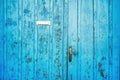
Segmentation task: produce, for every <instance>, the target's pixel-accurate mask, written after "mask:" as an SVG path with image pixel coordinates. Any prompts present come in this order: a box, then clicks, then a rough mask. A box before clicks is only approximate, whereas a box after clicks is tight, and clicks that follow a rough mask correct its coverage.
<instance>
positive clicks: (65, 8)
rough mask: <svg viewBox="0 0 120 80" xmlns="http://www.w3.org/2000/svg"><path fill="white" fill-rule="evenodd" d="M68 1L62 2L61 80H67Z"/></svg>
mask: <svg viewBox="0 0 120 80" xmlns="http://www.w3.org/2000/svg"><path fill="white" fill-rule="evenodd" d="M68 3H69V0H63V36H62V37H63V42H62V43H63V46H62V48H63V52H62V80H68V24H69V21H68V19H69V15H68V13H69V12H68V11H69V10H68V9H69V7H68V6H69V4H68Z"/></svg>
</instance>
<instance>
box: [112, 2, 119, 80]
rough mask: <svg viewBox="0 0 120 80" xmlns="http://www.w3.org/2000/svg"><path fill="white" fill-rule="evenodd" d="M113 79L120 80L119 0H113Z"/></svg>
mask: <svg viewBox="0 0 120 80" xmlns="http://www.w3.org/2000/svg"><path fill="white" fill-rule="evenodd" d="M112 12H113V14H112V18H113V22H112V24H113V50H112V54H113V58H112V62H113V63H112V65H113V74H112V79H113V80H120V1H119V0H113V10H112Z"/></svg>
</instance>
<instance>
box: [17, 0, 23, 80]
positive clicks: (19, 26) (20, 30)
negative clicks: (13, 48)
mask: <svg viewBox="0 0 120 80" xmlns="http://www.w3.org/2000/svg"><path fill="white" fill-rule="evenodd" d="M22 2H23V0H19V2H18V36H19V38H18V39H19V45H18V47H19V49H18V56H19V59H18V63H19V65H18V67H19V69H18V73H19V76H18V77H19V80H22V26H23V13H22V10H23V4H22Z"/></svg>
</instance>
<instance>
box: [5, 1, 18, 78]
mask: <svg viewBox="0 0 120 80" xmlns="http://www.w3.org/2000/svg"><path fill="white" fill-rule="evenodd" d="M6 8H7V17H6V31H7V32H6V33H7V34H6V39H7V40H6V43H7V46H6V54H7V55H6V60H7V65H6V66H5V68H6V69H7V72H6V73H7V76H5V79H18V58H19V56H18V44H19V42H18V1H14V0H8V1H7V6H6Z"/></svg>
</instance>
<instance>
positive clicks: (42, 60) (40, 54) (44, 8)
mask: <svg viewBox="0 0 120 80" xmlns="http://www.w3.org/2000/svg"><path fill="white" fill-rule="evenodd" d="M49 6H50V1H47V0H42V1H41V0H38V1H37V9H36V10H37V15H36V16H37V20H40V21H42V20H43V21H44V20H49V15H50V14H49V13H50V9H49ZM36 27H38V28H37V54H36V70H35V71H36V79H42V80H48V79H49V63H50V60H49V56H50V52H49V48H50V47H49V44H50V42H49V37H50V34H49V27H51V26H44V25H40V26H36Z"/></svg>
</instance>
